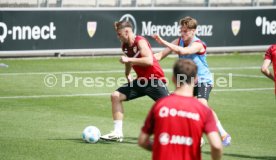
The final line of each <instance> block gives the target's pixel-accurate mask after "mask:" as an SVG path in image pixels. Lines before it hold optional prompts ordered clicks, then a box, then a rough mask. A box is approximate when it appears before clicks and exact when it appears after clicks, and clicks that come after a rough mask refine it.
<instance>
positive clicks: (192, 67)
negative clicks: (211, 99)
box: [173, 59, 197, 85]
mask: <svg viewBox="0 0 276 160" xmlns="http://www.w3.org/2000/svg"><path fill="white" fill-rule="evenodd" d="M196 75H197V66H196V64H195V63H194V62H193V61H191V60H187V59H179V60H177V61H176V62H175V64H174V66H173V76H174V78H175V79H176V81H177V82H176V83H177V85H183V84H185V83H186V84H191V83H194V80H195V78H196Z"/></svg>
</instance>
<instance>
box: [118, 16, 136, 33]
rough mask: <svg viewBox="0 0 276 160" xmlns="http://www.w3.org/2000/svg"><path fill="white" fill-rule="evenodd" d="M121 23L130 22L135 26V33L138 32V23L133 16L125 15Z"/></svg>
mask: <svg viewBox="0 0 276 160" xmlns="http://www.w3.org/2000/svg"><path fill="white" fill-rule="evenodd" d="M120 21H130V22H131V23H132V24H133V33H134V34H136V32H137V23H136V20H135V18H134V17H133V16H132V15H131V14H125V15H123V16H122V17H121V18H120Z"/></svg>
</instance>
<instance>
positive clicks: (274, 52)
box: [261, 44, 276, 95]
mask: <svg viewBox="0 0 276 160" xmlns="http://www.w3.org/2000/svg"><path fill="white" fill-rule="evenodd" d="M271 63H272V64H273V70H274V75H273V74H272V73H271V72H270V71H269V66H270V64H271ZM261 71H262V73H263V74H264V75H265V76H267V77H268V78H270V79H271V80H273V81H274V85H275V95H276V76H275V75H276V44H273V45H271V46H270V47H269V48H268V49H267V50H266V53H265V58H264V62H263V65H262V69H261Z"/></svg>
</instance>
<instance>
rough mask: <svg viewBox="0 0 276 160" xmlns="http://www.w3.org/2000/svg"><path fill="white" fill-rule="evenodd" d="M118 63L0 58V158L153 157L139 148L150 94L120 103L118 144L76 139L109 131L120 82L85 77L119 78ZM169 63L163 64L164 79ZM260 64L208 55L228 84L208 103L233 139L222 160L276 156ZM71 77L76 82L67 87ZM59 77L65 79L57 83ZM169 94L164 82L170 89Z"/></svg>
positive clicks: (274, 106) (206, 153) (272, 108)
mask: <svg viewBox="0 0 276 160" xmlns="http://www.w3.org/2000/svg"><path fill="white" fill-rule="evenodd" d="M118 59H119V57H90V58H45V59H43V58H41V59H35V58H34V59H1V60H0V63H6V64H8V65H9V68H0V91H1V92H0V159H1V160H38V159H39V160H50V159H53V160H74V159H78V160H130V159H132V160H134V159H136V160H145V159H151V153H150V152H147V151H145V150H143V149H141V148H140V147H138V145H137V136H138V134H139V132H140V128H141V126H142V124H143V122H144V119H145V116H146V114H147V112H148V111H149V109H150V107H151V105H152V104H153V101H152V100H151V99H149V98H148V97H143V98H139V99H136V100H133V101H130V102H126V103H124V109H125V119H124V135H125V139H124V142H123V143H114V142H105V141H101V140H100V141H99V142H98V143H97V144H87V143H84V142H83V141H82V139H81V133H82V130H83V129H84V128H85V127H86V126H88V125H95V126H97V127H98V128H99V129H100V130H101V132H102V134H104V133H107V132H109V131H111V130H112V128H113V123H112V118H111V103H110V93H111V92H112V91H114V90H115V89H116V88H117V87H118V85H115V86H111V85H110V86H103V87H101V86H97V85H94V86H92V82H91V79H93V80H95V79H96V78H97V77H103V78H104V79H106V78H107V77H115V78H116V79H118V78H120V77H124V73H123V70H124V66H123V65H122V64H120V63H119V61H118ZM175 59H176V58H175V57H168V58H166V59H164V60H163V61H161V66H162V68H163V69H165V71H166V72H165V74H166V77H168V79H170V78H171V67H172V64H173V63H174V61H175ZM262 61H263V55H262V54H248V55H246V54H244V55H239V54H231V55H211V56H209V57H208V63H209V67H210V68H211V71H212V72H213V73H214V77H215V79H216V82H217V83H218V81H221V80H222V81H223V80H226V82H227V83H226V85H225V86H222V87H220V86H218V85H215V88H214V89H213V91H212V92H211V95H210V100H209V104H210V106H212V107H213V109H214V110H215V111H216V113H217V114H218V116H219V118H220V120H221V122H222V124H223V126H224V127H225V129H226V130H227V131H228V132H229V133H230V134H231V136H232V145H231V146H230V147H228V148H224V156H223V159H224V160H254V159H255V160H275V159H276V136H275V134H276V100H275V96H274V94H273V92H274V90H273V87H274V85H273V82H272V81H271V80H269V79H267V78H265V77H264V76H263V75H262V74H261V73H260V65H261V64H262ZM229 73H231V74H232V78H229ZM48 74H52V75H54V76H56V80H57V83H56V85H55V86H53V87H47V86H46V85H45V82H53V79H49V80H48V81H47V80H46V81H45V77H46V76H47V75H48ZM64 75H65V77H63V76H64ZM66 76H67V77H66ZM69 76H71V78H73V79H74V80H73V81H72V82H71V83H69V80H70V79H69V78H70V77H69ZM62 78H64V80H67V81H68V83H67V84H65V85H63V86H62ZM66 78H67V79H66ZM85 78H86V80H84V79H85ZM122 79H123V78H122ZM219 79H220V80H219ZM230 80H231V86H229V83H228V82H230ZM84 83H85V84H87V83H88V84H89V85H88V86H87V85H85V84H84ZM173 89H174V87H173V85H172V84H171V83H170V84H169V90H170V91H172V90H173ZM202 156H203V159H210V148H209V146H208V144H207V145H205V146H204V147H203V148H202Z"/></svg>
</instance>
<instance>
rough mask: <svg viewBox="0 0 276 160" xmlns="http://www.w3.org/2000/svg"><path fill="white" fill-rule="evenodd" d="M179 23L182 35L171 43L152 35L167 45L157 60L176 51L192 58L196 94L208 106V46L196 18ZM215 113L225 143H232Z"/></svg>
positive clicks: (209, 87) (210, 80) (209, 89)
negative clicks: (202, 37)
mask: <svg viewBox="0 0 276 160" xmlns="http://www.w3.org/2000/svg"><path fill="white" fill-rule="evenodd" d="M179 24H180V32H181V37H179V38H177V39H175V40H174V41H172V42H171V43H169V42H167V41H165V40H164V39H162V38H161V37H160V36H159V35H157V34H155V35H152V37H153V38H154V39H155V40H156V41H157V42H158V43H159V44H161V45H163V46H165V47H166V48H165V49H164V50H163V51H161V52H159V53H156V54H155V57H156V59H157V60H162V59H163V58H165V57H166V56H167V55H169V54H170V53H171V52H174V53H176V54H178V55H179V58H183V59H190V60H192V61H193V62H194V63H195V64H196V65H197V68H198V72H197V77H198V80H197V84H196V86H195V88H194V96H196V97H197V98H198V100H199V101H200V102H202V103H203V104H204V105H206V106H208V99H209V95H210V92H211V90H212V86H213V78H212V74H211V72H210V70H209V68H208V64H207V61H206V55H207V52H206V48H207V46H206V44H205V43H204V42H203V41H201V40H200V39H199V38H198V37H196V28H197V21H196V20H195V19H194V18H191V17H185V18H183V19H181V20H180V22H179ZM213 114H214V116H215V119H216V122H217V127H218V129H219V132H220V135H221V137H222V143H223V145H224V146H228V145H230V144H231V136H230V135H229V134H228V133H227V132H226V131H225V130H224V128H223V127H222V125H221V123H220V121H219V119H218V117H217V115H216V113H215V112H214V111H213Z"/></svg>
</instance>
